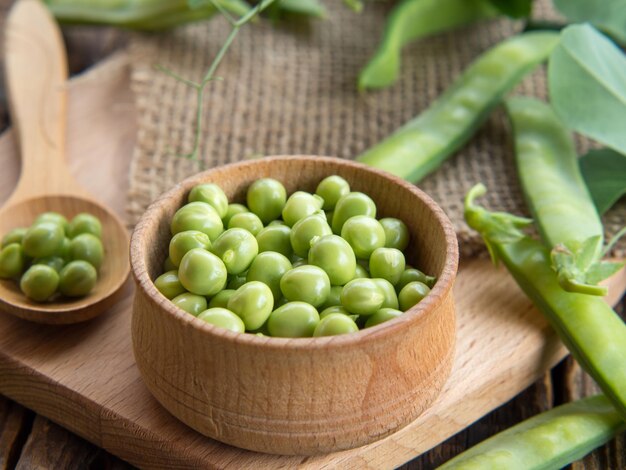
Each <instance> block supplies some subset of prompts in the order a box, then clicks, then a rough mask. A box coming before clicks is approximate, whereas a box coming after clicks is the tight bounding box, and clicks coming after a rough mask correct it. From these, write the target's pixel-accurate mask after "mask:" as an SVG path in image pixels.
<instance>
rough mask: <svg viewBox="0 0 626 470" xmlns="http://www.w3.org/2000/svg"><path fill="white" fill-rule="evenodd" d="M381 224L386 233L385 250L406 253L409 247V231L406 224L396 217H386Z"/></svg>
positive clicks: (381, 220)
mask: <svg viewBox="0 0 626 470" xmlns="http://www.w3.org/2000/svg"><path fill="white" fill-rule="evenodd" d="M379 222H380V225H382V227H383V229H384V231H385V248H396V249H398V250H400V251H404V250H405V249H406V247H407V246H409V238H410V235H409V229H408V228H407V226H406V224H405V223H404V222H402V221H401V220H400V219H396V218H395V217H385V218H384V219H380V221H379Z"/></svg>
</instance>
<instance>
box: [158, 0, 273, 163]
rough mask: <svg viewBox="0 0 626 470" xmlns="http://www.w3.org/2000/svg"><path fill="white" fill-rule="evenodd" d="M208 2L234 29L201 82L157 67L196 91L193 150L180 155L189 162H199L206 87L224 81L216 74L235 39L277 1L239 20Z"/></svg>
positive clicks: (216, 1) (259, 6) (215, 2)
mask: <svg viewBox="0 0 626 470" xmlns="http://www.w3.org/2000/svg"><path fill="white" fill-rule="evenodd" d="M208 1H210V2H211V4H213V6H215V8H216V9H217V10H218V11H219V12H220V13H221V14H222V16H223V17H224V18H225V19H226V20H227V21H228V22H229V23H230V25H231V27H232V29H231V31H230V33H229V35H228V37H227V38H226V41H225V42H224V44H223V45H222V47H221V48H220V50H219V51H218V52H217V54H216V55H215V58H214V59H213V62H212V63H211V65H210V66H209V68H208V69H207V71H206V73H205V74H204V77H203V78H202V80H201V81H200V82H195V81H193V80H189V79H187V78H184V77H182V76H180V75H179V74H177V73H176V72H174V71H173V70H170V69H168V68H166V67H163V66H162V65H157V66H156V68H157V70H159V71H161V72H163V73H165V74H166V75H169V76H170V77H172V78H174V79H175V80H177V81H179V82H181V83H184V84H185V85H187V86H189V87H191V88H193V89H194V90H195V91H196V94H197V96H196V102H197V109H196V125H195V135H194V141H193V149H192V151H191V152H189V153H185V154H182V155H180V156H181V157H184V158H187V159H189V160H198V151H199V149H200V134H201V132H202V108H203V106H202V104H203V101H204V91H205V89H206V86H207V85H208V84H209V83H210V82H212V81H216V80H221V79H222V78H221V77H217V76H215V72H216V71H217V68H218V67H219V65H220V63H221V62H222V59H224V56H225V55H226V52H227V51H228V48H229V47H230V46H231V44H232V43H233V41H234V40H235V37H237V33H239V30H240V29H241V27H242V26H243V25H245V24H246V23H249V22H250V21H252V19H254V18H255V17H256V16H257V15H258V14H259V13H261V12H262V11H263V10H265V9H266V8H267V7H269V6H270V5H271V4H272V3H274V1H275V0H261V1H260V2H259V3H258V4H257V5H256V6H255V7H254V8H252V9H251V10H250V11H248V13H246V14H245V15H243V16H242V17H240V18H239V19H236V18H235V17H233V16H232V15H231V14H230V13H229V12H228V11H227V10H226V9H225V8H224V7H223V6H222V5H221V4H220V1H219V0H208Z"/></svg>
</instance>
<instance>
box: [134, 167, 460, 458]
mask: <svg viewBox="0 0 626 470" xmlns="http://www.w3.org/2000/svg"><path fill="white" fill-rule="evenodd" d="M332 174H337V175H340V176H342V177H343V178H345V179H346V180H347V181H348V182H349V183H350V185H351V188H352V190H353V191H363V192H366V193H367V194H369V195H370V196H371V197H372V198H373V199H374V201H375V202H376V204H377V207H378V214H377V217H383V216H393V217H398V218H400V219H402V220H403V221H404V222H405V223H406V224H407V226H408V227H409V230H410V233H411V244H410V246H409V248H408V249H407V250H406V252H407V258H408V260H407V262H408V263H410V264H412V265H414V266H419V267H420V268H421V269H423V270H424V271H426V272H427V273H429V274H432V275H436V276H437V282H436V284H435V286H434V287H433V289H432V291H431V293H430V294H429V295H428V296H427V297H426V298H425V299H424V300H423V301H422V302H420V303H419V304H418V305H416V306H415V307H413V308H412V309H410V310H409V311H407V312H405V313H404V314H403V315H402V316H400V317H399V318H397V319H394V320H392V321H389V322H387V323H384V324H381V325H378V326H376V327H374V328H369V329H365V330H362V331H359V332H357V333H353V334H348V335H341V336H332V337H322V338H299V339H287V338H270V337H259V336H256V335H252V334H237V333H234V332H231V331H228V330H225V329H221V328H217V327H214V326H212V325H209V324H207V323H205V322H203V321H201V320H198V319H197V318H195V317H193V316H192V315H190V314H188V313H186V312H184V311H183V310H180V309H179V308H177V307H175V306H174V305H173V304H172V303H171V302H170V301H169V300H167V299H166V298H165V297H164V296H162V295H161V294H160V293H159V292H158V291H157V289H156V288H155V287H154V284H153V280H154V279H155V278H156V277H157V276H158V275H159V274H161V271H162V265H163V261H164V259H165V258H166V256H167V247H168V240H169V239H170V236H171V234H170V228H169V227H170V220H171V218H172V216H173V214H174V212H175V211H176V210H177V209H178V208H179V207H180V206H181V205H182V204H184V202H185V201H186V197H187V194H188V192H189V190H190V189H191V188H192V187H193V186H194V185H196V184H199V183H206V182H213V183H217V184H219V185H220V186H221V187H222V188H223V189H224V191H225V192H226V194H227V196H228V197H229V200H231V201H239V202H244V201H245V193H246V189H247V188H248V186H249V184H250V183H251V182H252V181H254V180H256V179H258V178H262V177H272V178H276V179H278V180H279V181H281V182H282V183H283V184H284V185H285V187H286V188H287V191H288V193H291V192H293V191H295V190H296V189H303V190H307V191H310V192H313V191H315V187H316V185H317V183H318V182H319V181H320V180H321V179H323V178H324V177H326V176H328V175H332ZM130 250H131V267H132V272H133V275H134V278H135V281H136V283H137V293H136V296H135V302H134V307H133V320H132V338H133V347H134V353H135V358H136V361H137V366H138V367H139V370H140V372H141V375H142V377H143V379H144V381H145V383H146V385H147V386H148V388H149V389H150V391H151V392H152V394H153V395H154V396H155V397H156V399H157V400H158V401H159V402H160V403H161V404H162V405H163V406H164V407H165V408H166V409H167V410H168V411H169V412H170V413H172V414H173V415H174V416H176V417H177V418H178V419H180V420H181V421H183V422H184V423H186V424H187V425H189V426H191V427H192V428H193V429H195V430H197V431H198V432H200V433H202V434H204V435H206V436H209V437H211V438H214V439H217V440H218V441H221V442H225V443H227V444H231V445H234V446H237V447H241V448H244V449H250V450H254V451H259V452H266V453H272V454H296V455H312V454H319V453H327V452H333V451H338V450H342V449H348V448H353V447H357V446H361V445H364V444H367V443H370V442H373V441H375V440H378V439H381V438H383V437H385V436H387V435H389V434H391V433H393V432H394V431H396V430H398V429H399V428H401V427H403V426H405V425H407V424H409V423H410V422H411V421H413V420H415V419H416V418H417V417H418V416H419V415H420V414H421V413H422V412H423V411H424V410H425V409H426V408H427V407H428V406H429V404H430V403H432V402H433V400H434V399H435V398H436V397H437V395H438V394H439V392H440V390H441V388H442V386H443V384H444V382H445V381H446V379H447V377H448V375H449V372H450V368H451V365H452V360H453V356H454V344H455V315H454V303H453V299H452V285H453V282H454V278H455V276H456V270H457V262H458V247H457V241H456V236H455V233H454V230H453V228H452V225H451V223H450V221H449V220H448V218H447V217H446V215H445V214H444V212H443V211H442V210H441V209H440V208H439V207H438V206H437V205H436V204H435V202H433V200H432V199H430V198H429V197H428V196H427V195H426V194H424V193H423V192H422V191H420V190H419V189H417V188H416V187H415V186H414V185H412V184H409V183H407V182H405V181H403V180H400V179H398V178H396V177H394V176H391V175H390V174H387V173H384V172H381V171H378V170H375V169H372V168H371V167H367V166H364V165H361V164H357V163H353V162H351V161H347V160H341V159H336V158H327V157H311V156H297V157H268V158H263V159H259V160H254V161H248V162H243V163H237V164H233V165H227V166H223V167H219V168H215V169H212V170H209V171H206V172H204V173H200V174H197V175H195V176H193V177H191V178H188V179H186V180H185V181H183V182H182V183H180V184H178V185H177V186H175V187H174V188H173V189H172V190H170V191H168V192H167V193H165V194H164V195H163V196H161V197H160V198H159V199H158V200H157V201H156V202H154V203H153V204H152V205H151V206H150V207H149V208H148V210H147V211H146V213H145V214H144V215H143V217H142V218H141V220H140V221H139V223H138V225H137V226H136V228H135V231H134V233H133V235H132V239H131V247H130ZM425 431H426V432H427V430H425Z"/></svg>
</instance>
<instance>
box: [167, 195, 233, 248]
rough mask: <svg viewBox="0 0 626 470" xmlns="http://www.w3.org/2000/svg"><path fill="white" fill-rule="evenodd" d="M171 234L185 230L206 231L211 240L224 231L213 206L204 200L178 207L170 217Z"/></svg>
mask: <svg viewBox="0 0 626 470" xmlns="http://www.w3.org/2000/svg"><path fill="white" fill-rule="evenodd" d="M171 230H172V235H176V234H177V233H179V232H184V231H186V230H198V231H200V232H203V233H206V234H207V235H208V236H209V238H210V239H211V241H213V240H215V239H216V238H217V237H219V236H220V234H221V233H222V232H223V231H224V224H223V223H222V219H220V216H219V215H218V213H217V212H216V211H215V209H213V206H211V205H210V204H207V203H206V202H199V201H197V202H190V203H189V204H185V205H184V206H183V207H181V208H180V209H178V210H177V211H176V213H175V214H174V217H172V224H171Z"/></svg>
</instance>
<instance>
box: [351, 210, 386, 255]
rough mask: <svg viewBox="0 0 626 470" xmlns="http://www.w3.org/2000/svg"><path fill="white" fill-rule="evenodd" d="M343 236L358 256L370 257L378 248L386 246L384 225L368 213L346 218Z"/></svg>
mask: <svg viewBox="0 0 626 470" xmlns="http://www.w3.org/2000/svg"><path fill="white" fill-rule="evenodd" d="M341 237H342V238H344V239H345V240H346V241H347V242H348V243H349V244H350V246H351V247H352V249H353V250H354V254H355V255H356V256H357V258H362V259H368V258H369V257H370V255H371V254H372V252H373V251H374V250H375V249H376V248H382V247H383V246H385V230H384V229H383V226H382V225H381V224H380V222H378V220H376V219H373V218H372V217H368V216H366V215H356V216H354V217H350V218H349V219H348V220H346V222H345V223H344V224H343V227H342V229H341Z"/></svg>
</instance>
